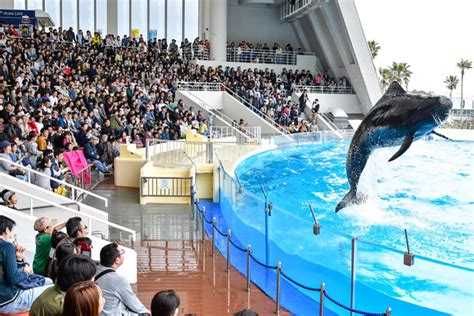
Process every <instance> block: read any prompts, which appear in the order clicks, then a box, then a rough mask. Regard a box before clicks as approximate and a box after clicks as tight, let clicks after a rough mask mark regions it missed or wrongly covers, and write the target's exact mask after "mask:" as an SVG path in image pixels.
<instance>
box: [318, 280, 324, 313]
mask: <svg viewBox="0 0 474 316" xmlns="http://www.w3.org/2000/svg"><path fill="white" fill-rule="evenodd" d="M324 288H325V284H324V282H323V283H321V291H320V292H319V316H324V291H325V289H324Z"/></svg>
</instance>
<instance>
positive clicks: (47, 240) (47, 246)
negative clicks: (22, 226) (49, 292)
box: [33, 217, 65, 276]
mask: <svg viewBox="0 0 474 316" xmlns="http://www.w3.org/2000/svg"><path fill="white" fill-rule="evenodd" d="M55 224H56V220H51V219H49V218H47V217H40V218H38V219H37V220H36V221H35V224H34V226H33V228H34V230H35V231H37V232H38V234H37V235H36V237H35V242H36V251H35V258H34V260H33V272H34V273H36V274H40V275H43V276H46V275H47V273H46V272H47V269H48V266H49V263H50V258H49V253H50V251H51V236H52V233H53V231H55V230H60V229H63V227H64V226H65V224H64V223H63V224H59V225H55ZM54 225H55V226H54Z"/></svg>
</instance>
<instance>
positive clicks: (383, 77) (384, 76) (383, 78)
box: [379, 67, 393, 92]
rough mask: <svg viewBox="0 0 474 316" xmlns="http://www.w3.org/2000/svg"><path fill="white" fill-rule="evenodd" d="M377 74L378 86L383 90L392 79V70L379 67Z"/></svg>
mask: <svg viewBox="0 0 474 316" xmlns="http://www.w3.org/2000/svg"><path fill="white" fill-rule="evenodd" d="M379 76H380V79H379V80H380V87H381V88H382V90H383V92H385V90H386V89H387V87H388V86H389V85H390V83H391V82H392V81H393V76H392V72H391V71H390V69H388V68H382V67H380V68H379Z"/></svg>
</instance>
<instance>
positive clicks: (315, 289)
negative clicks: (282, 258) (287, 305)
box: [280, 270, 321, 292]
mask: <svg viewBox="0 0 474 316" xmlns="http://www.w3.org/2000/svg"><path fill="white" fill-rule="evenodd" d="M280 273H281V275H282V276H284V277H285V278H286V279H287V280H288V281H290V282H292V283H294V284H296V285H298V286H299V287H301V288H303V289H305V290H308V291H314V292H321V289H320V288H316V287H309V286H306V285H303V284H301V283H299V282H298V281H296V280H294V279H292V278H290V277H289V276H288V275H287V274H286V273H284V272H283V270H281V271H280Z"/></svg>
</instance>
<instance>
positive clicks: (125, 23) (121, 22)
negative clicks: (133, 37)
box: [117, 0, 130, 37]
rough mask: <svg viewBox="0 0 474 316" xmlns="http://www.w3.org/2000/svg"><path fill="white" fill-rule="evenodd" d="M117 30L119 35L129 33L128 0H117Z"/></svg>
mask: <svg viewBox="0 0 474 316" xmlns="http://www.w3.org/2000/svg"><path fill="white" fill-rule="evenodd" d="M117 2H118V4H117V5H118V19H117V24H118V25H117V31H118V34H117V35H119V36H120V37H123V35H127V36H128V35H129V34H130V16H129V14H130V6H129V1H128V0H118V1H117Z"/></svg>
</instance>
